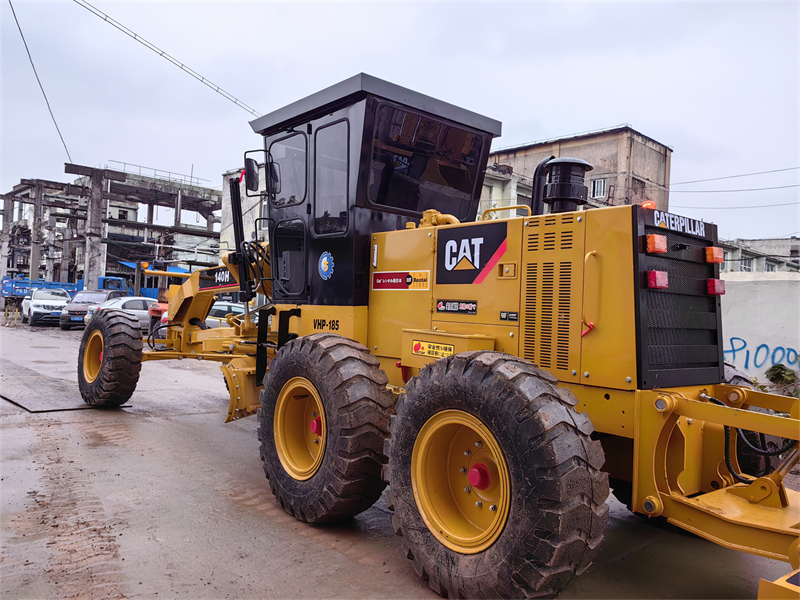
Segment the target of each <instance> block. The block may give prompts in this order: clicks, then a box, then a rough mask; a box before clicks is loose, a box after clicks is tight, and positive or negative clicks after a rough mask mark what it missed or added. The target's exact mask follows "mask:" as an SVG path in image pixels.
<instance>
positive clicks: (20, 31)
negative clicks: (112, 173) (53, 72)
mask: <svg viewBox="0 0 800 600" xmlns="http://www.w3.org/2000/svg"><path fill="white" fill-rule="evenodd" d="M8 5H9V6H10V7H11V14H13V15H14V22H15V23H16V24H17V29H19V35H20V37H22V43H23V44H24V45H25V52H27V53H28V60H29V61H30V62H31V68H32V69H33V74H34V75H35V76H36V82H37V83H38V84H39V89H40V90H42V96H44V101H45V103H46V104H47V110H48V111H50V117H51V118H52V119H53V125H55V126H56V131H57V132H58V137H59V138H61V143H62V144H63V145H64V151H65V152H66V153H67V158H68V159H69V162H73V161H72V157H71V156H70V155H69V150H68V149H67V143H66V142H65V141H64V136H63V135H61V130H60V129H59V128H58V123H56V117H55V115H54V114H53V109H52V108H50V101H49V100H48V99H47V94H46V93H45V91H44V86H43V85H42V82H41V80H40V79H39V74H38V73H37V72H36V66H35V65H34V64H33V58H32V57H31V51H30V50H29V49H28V42H26V41H25V35H24V34H23V33H22V27H21V26H20V24H19V20H18V19H17V13H16V11H15V10H14V5H13V4H11V0H8Z"/></svg>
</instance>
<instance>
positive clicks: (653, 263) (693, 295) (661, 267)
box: [640, 226, 721, 387]
mask: <svg viewBox="0 0 800 600" xmlns="http://www.w3.org/2000/svg"><path fill="white" fill-rule="evenodd" d="M644 233H645V234H653V233H655V234H658V235H665V236H666V237H667V249H668V251H667V253H666V254H660V255H656V256H653V255H648V254H646V253H645V254H641V255H640V257H641V258H640V271H642V272H643V273H644V272H646V271H653V270H654V271H666V272H667V273H668V274H669V288H668V289H665V290H651V289H644V295H645V302H646V306H647V310H646V311H644V314H643V315H642V317H643V331H642V334H643V336H642V339H643V342H644V347H645V363H646V365H647V369H646V372H645V374H644V381H643V382H642V385H643V387H653V386H654V385H665V380H664V377H665V376H667V377H680V382H681V383H682V384H684V385H691V384H693V383H713V381H708V380H707V379H708V373H712V372H713V371H714V369H715V368H716V369H718V368H719V367H720V344H721V339H720V336H719V330H718V327H719V325H718V323H719V321H718V319H719V315H718V299H717V297H715V296H709V295H708V292H707V289H706V280H707V279H711V278H714V277H715V269H714V265H713V264H708V263H706V262H705V248H706V247H708V246H711V245H712V244H713V242H712V241H711V240H702V239H698V238H695V237H691V236H687V235H682V234H679V233H675V232H672V231H667V230H665V229H663V228H658V227H650V226H645V228H644ZM642 277H644V274H642ZM693 373H694V374H693ZM704 378H705V379H704Z"/></svg>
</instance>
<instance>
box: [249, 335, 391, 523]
mask: <svg viewBox="0 0 800 600" xmlns="http://www.w3.org/2000/svg"><path fill="white" fill-rule="evenodd" d="M388 381H389V380H388V377H387V376H386V373H384V372H383V371H382V370H381V369H380V367H379V361H378V359H377V358H375V357H374V356H372V355H370V353H369V351H368V350H367V349H366V348H365V347H364V346H362V345H361V344H359V343H357V342H354V341H353V340H349V339H347V338H343V337H341V336H338V335H333V334H324V333H320V334H314V335H310V336H305V337H302V338H297V339H294V340H291V341H290V342H289V343H288V344H286V345H285V346H283V347H282V348H281V349H280V350H279V351H278V353H277V355H276V356H275V358H274V359H273V360H272V362H270V365H269V373H268V374H267V377H266V378H265V380H264V391H263V392H261V408H260V409H259V412H258V418H259V429H258V439H259V440H260V441H261V460H262V461H263V462H264V472H265V474H266V476H267V479H269V482H270V487H271V489H272V493H273V494H274V495H275V496H276V497H277V499H278V502H280V505H281V506H282V507H283V509H284V510H285V511H286V512H287V513H289V514H290V515H292V516H294V517H295V518H297V519H299V520H300V521H304V522H308V523H323V522H333V521H341V520H344V519H348V518H350V517H353V516H354V515H357V514H358V513H360V512H362V511H364V510H366V509H367V508H369V507H370V506H372V505H373V504H374V503H375V501H376V500H377V499H378V498H379V497H380V495H381V493H382V492H383V489H384V488H385V487H386V484H385V483H384V482H383V480H382V479H381V468H382V465H383V464H384V463H385V462H386V457H385V456H384V454H383V442H384V440H385V439H386V436H387V430H388V424H389V412H390V411H391V408H392V405H393V404H394V397H393V395H392V393H391V392H389V391H388V390H387V389H386V384H387V383H388Z"/></svg>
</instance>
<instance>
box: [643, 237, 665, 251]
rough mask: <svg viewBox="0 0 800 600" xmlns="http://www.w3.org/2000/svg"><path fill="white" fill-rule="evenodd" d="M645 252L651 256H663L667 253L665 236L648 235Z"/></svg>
mask: <svg viewBox="0 0 800 600" xmlns="http://www.w3.org/2000/svg"><path fill="white" fill-rule="evenodd" d="M647 251H648V252H649V253H651V254H664V253H665V252H666V251H667V236H665V235H658V234H656V233H653V234H650V235H648V236H647Z"/></svg>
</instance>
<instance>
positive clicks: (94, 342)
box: [83, 329, 104, 383]
mask: <svg viewBox="0 0 800 600" xmlns="http://www.w3.org/2000/svg"><path fill="white" fill-rule="evenodd" d="M103 346H104V344H103V333H102V332H101V331H100V330H98V329H96V330H94V331H93V332H92V333H91V335H90V336H89V341H87V342H86V350H84V352H83V378H84V379H85V380H86V381H87V382H88V383H92V382H94V380H95V379H97V376H98V375H99V374H100V367H101V366H102V364H103Z"/></svg>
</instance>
